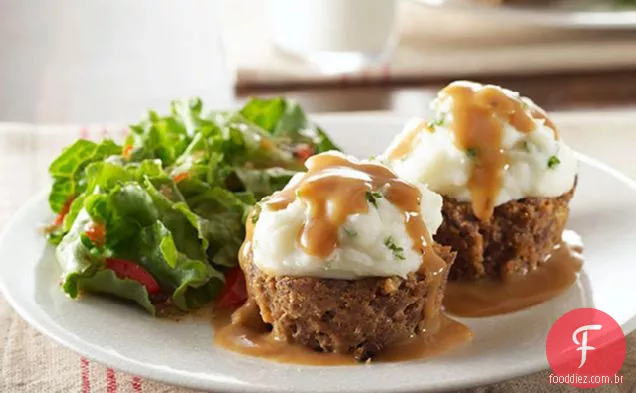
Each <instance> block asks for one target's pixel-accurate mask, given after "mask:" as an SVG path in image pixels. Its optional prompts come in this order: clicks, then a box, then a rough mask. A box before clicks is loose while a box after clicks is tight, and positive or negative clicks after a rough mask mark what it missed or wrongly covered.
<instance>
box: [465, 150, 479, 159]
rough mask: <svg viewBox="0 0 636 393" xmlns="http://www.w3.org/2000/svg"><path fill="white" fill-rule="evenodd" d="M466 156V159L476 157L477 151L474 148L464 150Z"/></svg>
mask: <svg viewBox="0 0 636 393" xmlns="http://www.w3.org/2000/svg"><path fill="white" fill-rule="evenodd" d="M466 155H467V156H468V158H475V157H477V149H475V148H474V147H469V148H468V149H466Z"/></svg>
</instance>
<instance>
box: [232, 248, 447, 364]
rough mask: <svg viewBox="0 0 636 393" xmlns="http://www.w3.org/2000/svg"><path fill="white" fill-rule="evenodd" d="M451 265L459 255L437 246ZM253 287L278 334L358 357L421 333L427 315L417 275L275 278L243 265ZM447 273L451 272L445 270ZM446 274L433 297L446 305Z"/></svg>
mask: <svg viewBox="0 0 636 393" xmlns="http://www.w3.org/2000/svg"><path fill="white" fill-rule="evenodd" d="M435 249H436V250H437V253H438V255H440V256H441V257H442V258H443V259H444V260H445V261H446V262H447V264H449V265H451V264H452V263H453V260H454V258H455V253H454V252H451V250H450V248H448V247H440V246H437V245H435ZM243 269H244V270H245V273H246V279H247V284H248V291H249V294H250V296H251V297H252V298H253V299H254V300H255V301H256V303H257V305H258V307H259V309H260V312H261V316H262V318H263V320H264V321H265V322H267V323H269V324H271V325H272V327H273V333H274V334H275V335H276V336H278V337H283V338H285V339H286V340H288V341H290V342H295V343H298V344H302V345H305V346H307V347H310V348H312V349H314V350H317V351H324V352H338V353H351V354H353V356H354V357H355V358H356V359H358V360H361V361H362V360H366V359H368V358H371V357H373V356H374V355H376V354H377V353H379V352H380V351H382V349H383V348H384V347H386V346H387V345H389V344H391V343H392V342H396V341H399V340H402V339H405V338H408V337H409V336H411V335H412V334H414V333H417V332H418V331H420V329H421V328H422V326H423V324H425V323H426V321H427V318H428V317H430V316H427V315H425V305H426V302H427V300H428V299H427V290H428V283H427V282H426V279H425V277H422V276H420V275H419V274H416V273H412V274H410V275H409V276H408V277H407V278H406V279H402V278H400V277H390V278H365V279H360V280H336V279H324V278H315V277H290V276H272V275H268V274H265V273H263V272H262V271H260V270H259V269H258V267H257V266H256V265H254V264H253V263H251V262H250V261H248V263H244V264H243ZM446 272H448V270H446ZM447 275H448V274H447V273H446V274H444V275H443V277H441V278H440V279H441V285H440V286H439V288H438V289H437V291H436V293H435V298H434V299H433V301H434V302H435V303H434V307H435V309H436V310H439V309H440V308H441V302H442V297H443V294H444V289H445V287H446V279H447Z"/></svg>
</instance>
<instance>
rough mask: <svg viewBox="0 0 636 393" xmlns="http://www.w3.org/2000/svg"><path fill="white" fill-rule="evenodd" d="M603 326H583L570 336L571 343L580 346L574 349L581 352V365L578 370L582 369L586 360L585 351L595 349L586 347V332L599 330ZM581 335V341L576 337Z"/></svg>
mask: <svg viewBox="0 0 636 393" xmlns="http://www.w3.org/2000/svg"><path fill="white" fill-rule="evenodd" d="M602 327H603V325H585V326H581V327H580V328H578V329H576V330H575V331H574V333H573V334H572V341H574V344H576V345H580V347H578V348H576V350H577V351H581V364H579V368H581V367H583V365H584V364H585V361H586V360H587V351H593V350H595V349H596V348H594V347H591V346H588V345H587V331H588V330H601V328H602ZM579 333H582V334H581V341H580V342H579V339H578V338H577V335H578V334H579Z"/></svg>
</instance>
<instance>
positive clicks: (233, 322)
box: [212, 302, 472, 366]
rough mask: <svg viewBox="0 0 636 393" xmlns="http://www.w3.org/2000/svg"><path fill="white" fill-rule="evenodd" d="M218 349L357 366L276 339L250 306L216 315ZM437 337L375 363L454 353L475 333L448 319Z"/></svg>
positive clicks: (416, 339) (424, 337)
mask: <svg viewBox="0 0 636 393" xmlns="http://www.w3.org/2000/svg"><path fill="white" fill-rule="evenodd" d="M212 321H213V326H214V328H215V336H214V342H215V344H216V345H218V346H220V347H222V348H226V349H228V350H230V351H232V352H237V353H241V354H243V355H249V356H256V357H261V358H265V359H268V360H273V361H276V362H280V363H293V364H306V365H314V366H337V365H354V364H358V362H357V361H356V360H355V359H354V358H353V356H352V355H350V354H349V355H348V354H339V353H326V352H317V351H313V350H311V349H309V348H306V347H304V346H302V345H298V344H294V343H289V342H286V341H284V340H281V339H278V338H276V337H275V336H274V335H273V334H272V333H271V332H270V331H269V329H268V326H267V325H266V324H265V323H263V322H262V320H261V316H260V314H259V310H258V307H257V306H256V305H255V304H254V303H252V302H248V303H247V304H245V305H244V306H243V307H241V308H240V309H238V310H237V311H235V312H234V313H233V314H231V313H230V312H228V311H223V310H221V311H218V312H217V311H215V314H214V316H213V319H212ZM439 322H440V323H439V330H438V331H437V332H436V333H435V334H419V335H415V336H413V337H412V338H409V339H407V340H404V341H401V342H398V343H395V344H393V345H392V346H390V347H388V348H386V349H385V350H384V351H382V352H381V353H380V354H379V355H378V356H376V357H375V358H374V359H373V362H398V361H405V360H412V359H421V358H426V357H431V356H435V355H439V354H441V353H443V352H447V351H450V350H452V349H453V348H455V347H458V346H460V345H462V344H464V343H466V342H468V341H470V340H471V338H472V332H471V331H470V329H468V328H467V327H466V326H464V325H463V324H461V323H459V322H456V321H454V320H452V319H450V318H448V317H446V316H441V317H440V319H439Z"/></svg>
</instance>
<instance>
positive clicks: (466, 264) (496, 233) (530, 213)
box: [434, 189, 574, 280]
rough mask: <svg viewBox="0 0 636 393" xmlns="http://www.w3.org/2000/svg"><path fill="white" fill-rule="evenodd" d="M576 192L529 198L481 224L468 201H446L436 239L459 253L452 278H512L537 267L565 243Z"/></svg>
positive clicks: (500, 208)
mask: <svg viewBox="0 0 636 393" xmlns="http://www.w3.org/2000/svg"><path fill="white" fill-rule="evenodd" d="M573 194H574V189H572V190H570V192H568V193H567V194H565V195H562V196H560V197H558V198H523V199H517V200H512V201H510V202H506V203H504V204H502V205H499V206H497V207H496V208H495V211H494V212H493V214H492V216H491V217H490V218H489V219H488V221H480V220H479V219H478V218H477V217H475V215H474V214H473V209H472V206H471V204H470V203H468V202H458V201H456V200H454V199H452V198H444V205H443V207H442V215H443V217H444V221H443V222H442V225H441V226H440V227H439V229H438V230H437V233H436V234H435V236H434V238H435V241H437V242H439V243H441V244H446V245H449V246H450V247H451V248H452V249H453V250H455V251H457V254H458V255H457V258H456V262H455V265H454V268H453V269H452V270H451V272H450V277H449V278H450V279H451V280H458V279H465V280H475V279H479V278H485V277H498V278H502V279H506V278H507V277H510V276H513V275H523V274H526V273H528V272H529V271H531V270H533V269H536V268H537V267H538V266H539V265H540V263H541V262H542V261H544V260H545V259H546V257H547V256H549V255H550V253H551V252H552V249H553V248H554V246H556V245H558V244H559V243H560V242H561V233H562V232H563V229H564V228H565V224H566V222H567V219H568V213H569V209H568V203H569V202H570V199H572V196H573Z"/></svg>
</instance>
